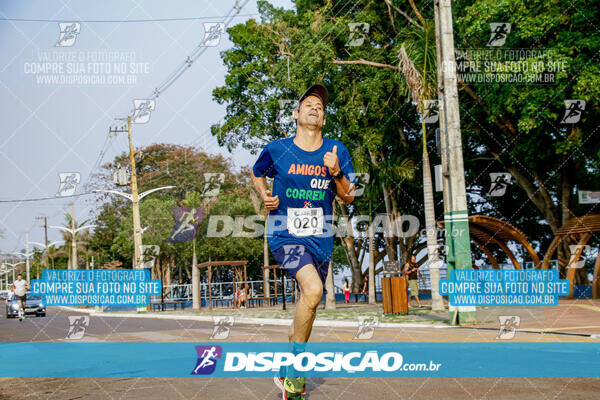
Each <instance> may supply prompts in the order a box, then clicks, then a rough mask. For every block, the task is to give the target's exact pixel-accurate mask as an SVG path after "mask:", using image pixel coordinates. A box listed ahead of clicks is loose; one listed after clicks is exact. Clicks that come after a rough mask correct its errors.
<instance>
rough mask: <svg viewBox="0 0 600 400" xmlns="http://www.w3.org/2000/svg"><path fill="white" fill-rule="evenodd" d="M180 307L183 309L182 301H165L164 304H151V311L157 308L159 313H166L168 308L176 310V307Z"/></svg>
mask: <svg viewBox="0 0 600 400" xmlns="http://www.w3.org/2000/svg"><path fill="white" fill-rule="evenodd" d="M178 305H180V306H181V309H182V310H183V309H184V306H185V304H184V302H183V301H165V302H161V301H159V302H155V303H152V310H153V311H154V310H156V309H157V308H158V309H159V311H166V309H167V308H168V306H172V307H173V309H174V310H177V306H178Z"/></svg>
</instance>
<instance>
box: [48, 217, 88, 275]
mask: <svg viewBox="0 0 600 400" xmlns="http://www.w3.org/2000/svg"><path fill="white" fill-rule="evenodd" d="M71 220H73V218H72V217H71ZM73 226H74V224H73V222H71V227H73ZM95 227H96V225H84V226H80V227H79V228H77V229H69V228H65V227H64V226H51V227H50V228H53V229H60V230H61V231H65V232H69V233H70V234H71V236H72V238H71V252H72V253H71V258H72V259H76V257H77V244H76V242H75V240H76V239H75V234H76V233H77V232H79V231H81V230H83V229H89V228H95ZM76 265H77V262H73V263H71V265H70V266H69V269H76V268H75V266H76Z"/></svg>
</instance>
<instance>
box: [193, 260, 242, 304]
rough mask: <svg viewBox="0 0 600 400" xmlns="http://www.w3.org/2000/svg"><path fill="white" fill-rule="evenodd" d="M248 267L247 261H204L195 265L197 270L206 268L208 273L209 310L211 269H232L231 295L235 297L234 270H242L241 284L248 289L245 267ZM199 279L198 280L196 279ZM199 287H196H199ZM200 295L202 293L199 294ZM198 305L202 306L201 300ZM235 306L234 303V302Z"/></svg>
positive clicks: (209, 301) (210, 301) (210, 302)
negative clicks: (242, 278)
mask: <svg viewBox="0 0 600 400" xmlns="http://www.w3.org/2000/svg"><path fill="white" fill-rule="evenodd" d="M247 265H248V260H241V261H206V262H203V263H200V264H197V265H196V267H197V268H198V269H202V268H207V273H208V308H209V309H210V310H212V288H211V284H212V269H213V267H215V268H218V267H231V268H232V269H234V271H233V274H232V275H233V293H234V295H235V289H236V286H237V284H238V282H237V280H236V271H235V270H236V269H237V268H244V275H243V276H244V280H243V283H244V285H245V286H246V287H248V284H247V283H248V275H247V272H246V266H247ZM198 279H200V278H198ZM240 283H242V281H240ZM199 286H200V285H198V287H199ZM201 293H202V292H201ZM200 304H202V298H200ZM234 305H235V302H234Z"/></svg>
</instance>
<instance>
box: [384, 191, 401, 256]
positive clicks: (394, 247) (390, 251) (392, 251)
mask: <svg viewBox="0 0 600 400" xmlns="http://www.w3.org/2000/svg"><path fill="white" fill-rule="evenodd" d="M381 188H382V190H383V201H384V203H385V212H386V214H387V216H388V217H389V219H390V224H391V228H392V232H394V227H395V226H396V224H395V219H396V218H395V215H394V210H393V209H392V204H391V200H390V194H389V191H388V188H387V186H385V184H383V183H382V184H381ZM383 240H384V241H385V251H386V253H387V255H388V259H389V260H390V261H395V260H397V259H398V242H397V240H396V236H395V235H394V234H392V235H390V232H384V234H383Z"/></svg>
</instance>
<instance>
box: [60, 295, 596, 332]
mask: <svg viewBox="0 0 600 400" xmlns="http://www.w3.org/2000/svg"><path fill="white" fill-rule="evenodd" d="M423 305H424V308H412V307H411V308H410V309H409V314H407V315H383V310H382V307H381V305H380V304H378V305H375V306H373V305H368V304H364V303H363V304H360V303H359V304H338V305H337V308H336V310H325V309H324V308H323V306H320V308H319V310H318V311H317V318H316V320H315V326H320V327H356V326H357V322H358V317H377V318H378V319H379V326H380V327H388V328H393V327H402V328H410V327H414V328H417V327H419V328H440V329H443V328H455V327H454V326H451V325H450V324H449V318H448V317H449V313H448V311H447V310H445V311H441V312H434V311H431V309H430V304H429V302H428V301H423ZM62 308H63V309H67V310H70V311H76V312H85V313H90V314H94V315H98V316H102V317H108V318H110V317H115V318H117V317H118V318H123V317H126V318H151V319H170V320H183V321H204V322H213V317H215V316H233V317H235V321H236V323H239V324H252V325H280V326H288V325H289V324H290V323H291V322H292V319H293V316H294V310H295V307H294V305H293V304H288V305H287V310H285V311H284V310H282V309H281V306H276V307H265V308H249V309H232V308H214V309H213V310H212V311H209V310H205V309H203V310H201V311H194V310H190V309H188V310H177V311H156V312H148V313H142V314H138V313H136V312H135V311H121V312H116V311H111V312H98V311H95V310H94V309H83V308H75V307H62ZM500 316H519V317H520V325H519V328H518V331H531V332H539V333H550V332H552V333H563V334H571V335H588V336H589V335H591V336H592V337H593V338H598V337H600V336H599V335H600V300H591V299H577V300H561V301H560V303H559V305H558V306H556V307H485V308H478V309H477V319H478V322H477V323H476V324H474V325H468V327H470V328H479V329H499V317H500Z"/></svg>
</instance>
